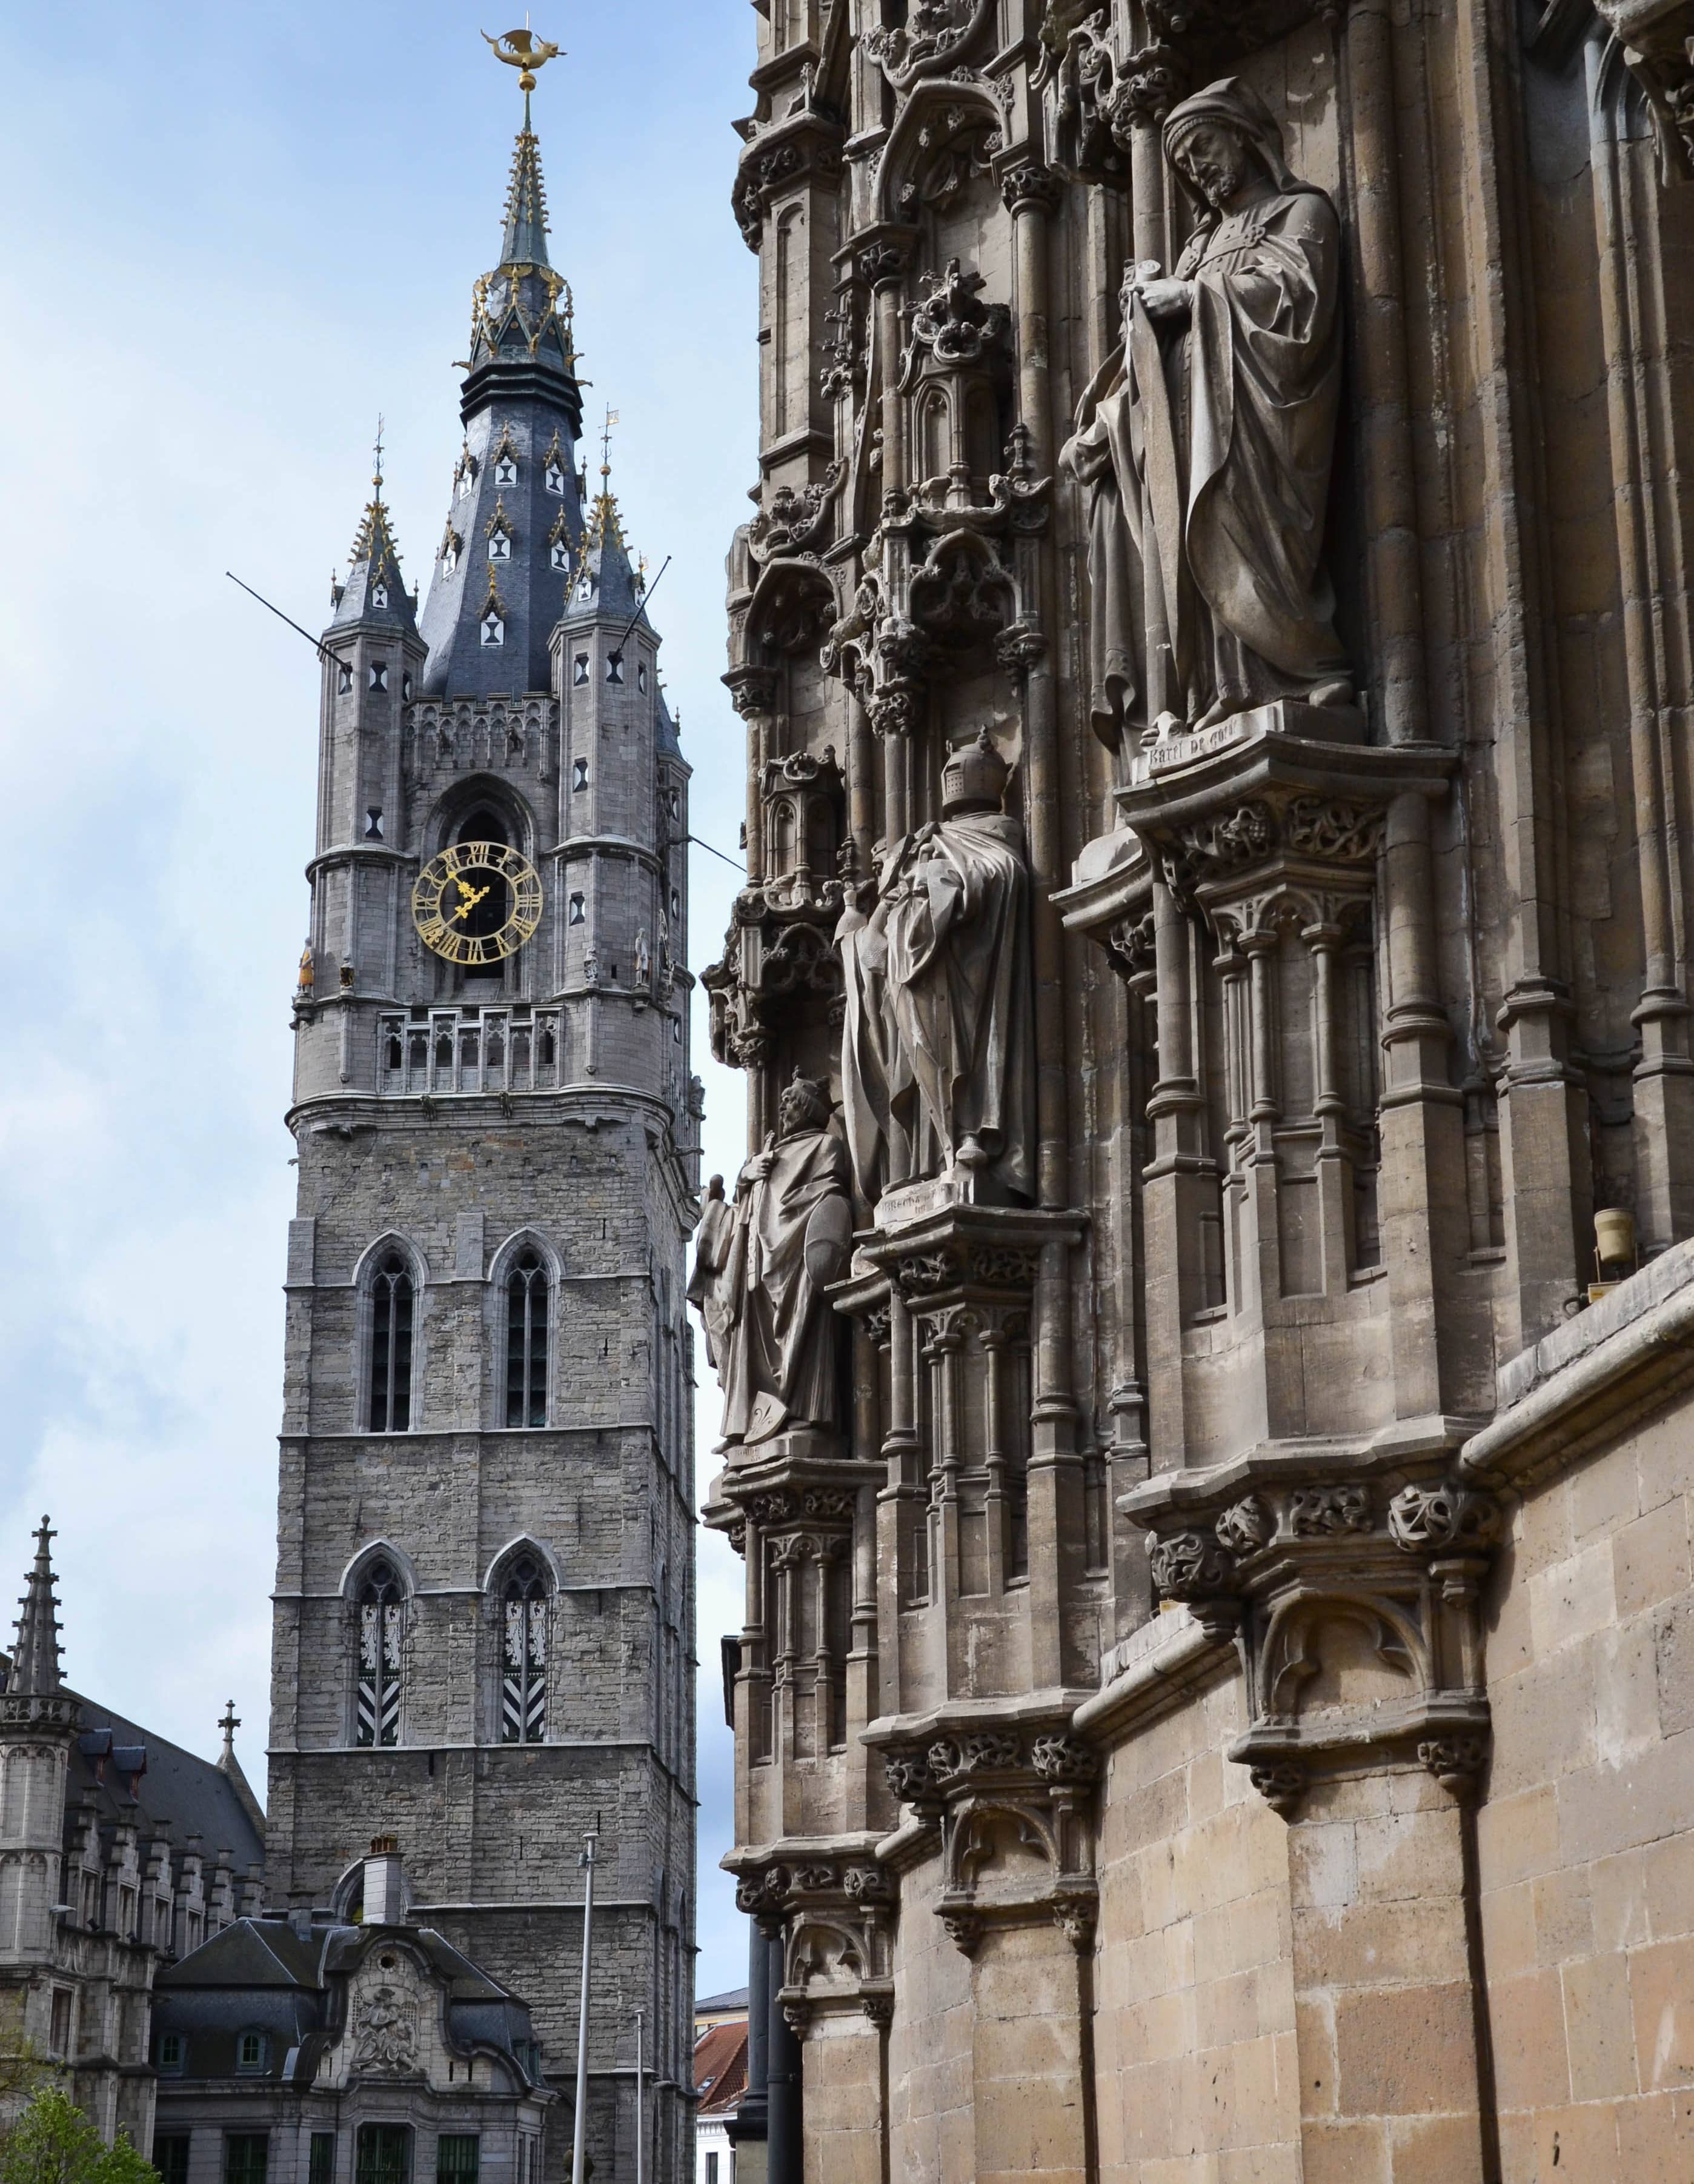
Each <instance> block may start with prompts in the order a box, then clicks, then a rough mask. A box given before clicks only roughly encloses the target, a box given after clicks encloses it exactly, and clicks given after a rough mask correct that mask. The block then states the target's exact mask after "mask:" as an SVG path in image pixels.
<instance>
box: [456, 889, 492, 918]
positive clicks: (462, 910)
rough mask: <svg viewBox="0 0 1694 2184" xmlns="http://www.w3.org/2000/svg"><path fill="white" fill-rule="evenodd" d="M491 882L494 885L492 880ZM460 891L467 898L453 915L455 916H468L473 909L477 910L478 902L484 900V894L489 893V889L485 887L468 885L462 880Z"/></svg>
mask: <svg viewBox="0 0 1694 2184" xmlns="http://www.w3.org/2000/svg"><path fill="white" fill-rule="evenodd" d="M489 884H490V885H492V884H493V883H492V882H490V883H489ZM459 892H460V894H461V895H463V896H464V898H465V900H463V902H461V903H460V905H459V907H458V908H457V909H456V910H455V911H454V913H453V915H454V917H469V916H470V915H471V911H473V910H475V908H476V905H477V904H478V903H479V902H481V901H482V898H483V896H484V895H485V894H488V888H485V887H483V888H473V887H466V886H465V883H464V881H463V880H460V883H459Z"/></svg>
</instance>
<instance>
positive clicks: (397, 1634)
mask: <svg viewBox="0 0 1694 2184" xmlns="http://www.w3.org/2000/svg"><path fill="white" fill-rule="evenodd" d="M404 1617H405V1594H404V1590H403V1588H402V1586H401V1584H400V1580H399V1578H398V1575H397V1574H396V1573H395V1569H394V1566H393V1563H389V1562H375V1563H371V1567H370V1568H369V1569H368V1570H367V1571H366V1572H365V1582H364V1584H363V1585H360V1587H359V1692H358V1703H357V1719H356V1720H355V1722H354V1742H355V1743H358V1744H360V1745H364V1746H366V1747H370V1748H371V1749H373V1750H374V1749H376V1748H377V1747H382V1746H389V1745H396V1744H398V1742H399V1741H400V1686H401V1676H402V1670H403V1667H404V1638H405V1630H404Z"/></svg>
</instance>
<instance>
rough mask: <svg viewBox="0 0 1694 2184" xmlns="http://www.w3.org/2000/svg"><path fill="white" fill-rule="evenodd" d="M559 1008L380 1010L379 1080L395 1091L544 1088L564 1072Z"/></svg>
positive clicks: (395, 1094) (405, 1094)
mask: <svg viewBox="0 0 1694 2184" xmlns="http://www.w3.org/2000/svg"><path fill="white" fill-rule="evenodd" d="M562 1039H563V1032H562V1028H561V1025H560V1011H558V1010H557V1009H538V1008H534V1007H532V1006H529V1005H527V1004H524V1003H516V1004H514V1005H511V1006H507V1007H504V1008H454V1009H413V1010H410V1011H405V1012H401V1011H395V1012H394V1013H393V1014H390V1015H385V1016H383V1017H381V1018H379V1020H378V1022H377V1030H376V1083H377V1087H378V1089H379V1090H381V1091H382V1094H383V1095H385V1096H386V1097H387V1098H390V1099H400V1100H404V1099H408V1098H415V1097H416V1096H417V1095H418V1094H420V1093H432V1094H433V1093H450V1092H546V1091H550V1090H552V1089H553V1088H554V1086H555V1085H557V1084H559V1083H560V1078H561V1075H562V1063H563V1060H564V1056H563V1053H562V1050H561V1044H562Z"/></svg>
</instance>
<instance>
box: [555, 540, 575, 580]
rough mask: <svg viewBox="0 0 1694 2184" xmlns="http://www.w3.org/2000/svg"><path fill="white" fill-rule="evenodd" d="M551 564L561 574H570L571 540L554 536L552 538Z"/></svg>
mask: <svg viewBox="0 0 1694 2184" xmlns="http://www.w3.org/2000/svg"><path fill="white" fill-rule="evenodd" d="M553 566H554V568H555V569H556V570H557V571H559V573H560V575H561V576H568V575H569V574H570V571H571V542H570V540H569V539H568V538H555V539H554V542H553Z"/></svg>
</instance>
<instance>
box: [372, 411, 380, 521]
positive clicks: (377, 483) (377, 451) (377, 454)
mask: <svg viewBox="0 0 1694 2184" xmlns="http://www.w3.org/2000/svg"><path fill="white" fill-rule="evenodd" d="M375 458H376V469H375V471H374V474H373V475H372V477H371V484H372V485H373V486H375V487H376V498H377V499H378V500H381V499H382V411H381V410H380V409H379V410H378V411H377V412H376V449H375Z"/></svg>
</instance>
